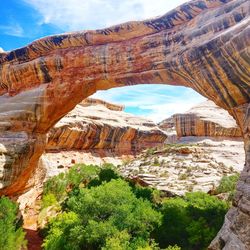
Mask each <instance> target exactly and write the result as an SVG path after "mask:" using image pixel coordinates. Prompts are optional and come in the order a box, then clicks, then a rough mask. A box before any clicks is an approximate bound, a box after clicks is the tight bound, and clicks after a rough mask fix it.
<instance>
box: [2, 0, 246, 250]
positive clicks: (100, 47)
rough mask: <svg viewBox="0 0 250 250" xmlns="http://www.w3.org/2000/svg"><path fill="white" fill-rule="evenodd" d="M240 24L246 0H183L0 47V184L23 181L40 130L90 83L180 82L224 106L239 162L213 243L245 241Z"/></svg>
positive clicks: (10, 188) (10, 186)
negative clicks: (144, 16) (135, 18)
mask: <svg viewBox="0 0 250 250" xmlns="http://www.w3.org/2000/svg"><path fill="white" fill-rule="evenodd" d="M249 24H250V8H249V0H192V1H190V2H187V3H185V4H183V5H181V6H180V7H178V8H176V9H174V10H173V11H171V12H169V13H167V14H165V15H163V16H161V17H157V18H155V19H148V20H145V21H141V22H128V23H125V24H120V25H116V26H113V27H110V28H106V29H103V30H96V31H82V32H73V33H66V34H61V35H56V36H50V37H46V38H42V39H40V40H36V41H34V42H33V43H31V44H29V45H28V46H26V47H23V48H20V49H17V50H14V51H10V52H4V53H0V86H1V88H0V103H1V106H0V131H1V132H0V138H1V149H0V152H1V156H0V162H1V165H0V171H1V177H0V178H1V179H0V181H1V188H2V189H1V191H0V192H1V194H7V195H8V194H17V193H18V192H21V191H22V190H23V189H24V188H25V186H26V185H27V182H28V180H29V178H30V177H31V176H32V174H33V172H34V170H35V169H36V168H37V164H38V161H39V158H40V156H41V155H42V153H43V152H44V149H45V146H46V133H47V132H48V130H49V129H50V128H52V127H53V126H54V125H55V123H56V122H57V121H59V120H60V118H62V117H63V116H64V115H65V114H67V113H68V112H69V111H71V110H72V109H73V108H74V107H75V106H76V104H78V103H80V102H81V101H82V100H83V99H85V98H87V97H88V96H90V95H92V94H93V93H95V92H96V91H97V90H103V89H109V88H114V87H119V86H129V85H132V84H142V83H154V84H157V83H165V84H174V85H182V86H187V87H191V88H193V89H194V90H196V91H197V92H199V93H200V94H202V95H203V96H205V97H207V98H208V99H210V100H212V101H214V102H215V103H216V104H217V105H218V106H220V107H222V108H224V109H226V110H228V111H229V112H230V114H232V115H233V117H234V118H235V119H236V120H237V123H238V124H239V126H240V128H241V130H242V132H243V137H244V143H245V150H246V165H245V168H244V170H243V173H242V175H241V178H240V181H239V184H238V187H237V188H238V190H237V195H236V198H235V201H234V204H233V205H234V207H233V208H232V209H231V210H230V212H229V213H228V215H227V216H226V223H225V226H224V227H223V230H222V231H221V232H222V234H220V236H219V240H218V241H217V243H216V244H217V245H216V244H213V246H214V247H213V248H214V249H216V247H217V249H218V247H219V248H220V247H221V248H222V247H224V249H249V248H250V237H249V232H250V215H249V214H250V198H249V197H250V195H249V193H250V191H249V189H250V188H249V187H250V184H249V173H250V171H249V169H250V132H249V131H250V70H249V68H250V54H249V48H250V25H249ZM10 141H11V143H9V142H10ZM16 149H17V150H16ZM235 246H236V247H235Z"/></svg>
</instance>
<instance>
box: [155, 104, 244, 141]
mask: <svg viewBox="0 0 250 250" xmlns="http://www.w3.org/2000/svg"><path fill="white" fill-rule="evenodd" d="M159 126H160V127H161V128H162V129H163V130H165V131H167V132H171V131H172V130H173V129H174V130H176V134H177V136H178V137H179V138H180V137H183V136H211V137H236V138H237V137H242V133H241V130H240V128H239V126H238V125H237V124H236V122H235V120H234V119H233V117H232V116H231V115H229V114H228V112H227V111H226V110H224V109H222V108H220V107H218V106H216V105H215V104H214V103H213V102H212V101H205V102H203V103H201V104H199V105H197V106H195V107H193V108H191V109H190V110H188V111H187V112H185V113H183V114H175V115H173V116H172V117H170V118H168V119H165V120H163V121H162V122H161V123H160V124H159Z"/></svg>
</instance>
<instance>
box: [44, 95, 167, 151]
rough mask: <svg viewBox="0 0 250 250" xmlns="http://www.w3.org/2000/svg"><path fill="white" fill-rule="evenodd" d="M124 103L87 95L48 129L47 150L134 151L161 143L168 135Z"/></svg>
mask: <svg viewBox="0 0 250 250" xmlns="http://www.w3.org/2000/svg"><path fill="white" fill-rule="evenodd" d="M122 110H123V106H119V105H115V104H111V103H107V102H104V101H101V100H98V99H89V98H88V99H86V100H84V101H83V102H82V103H80V104H79V105H77V106H76V107H75V108H74V109H73V110H72V111H71V112H70V113H68V114H67V115H66V116H65V117H64V118H63V119H61V120H60V121H59V122H58V123H57V124H56V125H55V126H54V127H53V128H52V129H51V130H50V132H49V137H48V144H47V146H46V151H47V152H48V151H60V150H98V149H100V150H109V151H111V152H115V153H116V154H135V153H137V152H138V151H141V150H143V149H146V148H148V147H155V146H160V145H163V143H164V141H165V140H166V138H167V136H166V134H165V133H164V132H162V131H161V130H160V129H159V128H158V127H157V126H156V125H155V124H154V123H153V122H152V121H150V120H147V119H145V118H142V117H138V116H133V115H130V114H128V113H125V112H123V111H122Z"/></svg>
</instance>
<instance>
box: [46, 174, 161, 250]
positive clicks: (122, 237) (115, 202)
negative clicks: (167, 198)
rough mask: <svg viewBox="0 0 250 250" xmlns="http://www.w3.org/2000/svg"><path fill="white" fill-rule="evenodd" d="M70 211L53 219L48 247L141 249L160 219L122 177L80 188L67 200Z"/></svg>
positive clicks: (47, 240) (48, 237) (47, 242)
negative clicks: (95, 185)
mask: <svg viewBox="0 0 250 250" xmlns="http://www.w3.org/2000/svg"><path fill="white" fill-rule="evenodd" d="M67 210H68V211H69V212H67V213H65V212H64V213H63V214H62V215H60V216H57V218H55V219H53V220H52V221H51V223H50V225H49V231H48V235H47V237H46V239H45V243H44V248H45V249H52V250H53V249H101V248H102V247H103V249H108V247H109V246H110V247H111V246H112V247H113V248H114V247H115V246H117V245H119V247H120V249H131V250H132V249H139V247H144V246H149V245H150V244H149V240H150V233H151V232H152V231H153V230H154V228H155V227H156V226H157V225H159V223H160V218H161V215H160V213H158V212H156V211H155V210H154V209H153V208H152V206H151V204H150V202H149V201H145V200H143V199H138V198H136V196H135V195H134V194H133V192H132V190H131V188H130V186H129V185H128V183H127V182H125V181H123V180H121V179H118V180H111V181H110V182H108V183H106V182H104V183H103V184H102V185H100V186H97V187H92V188H90V189H86V188H80V189H79V193H78V194H77V195H75V196H71V197H70V198H69V200H68V201H67ZM65 217H66V218H65ZM68 217H70V219H67V218H68ZM126 247H128V248H126ZM111 249H112V248H111ZM118 249H119V248H118Z"/></svg>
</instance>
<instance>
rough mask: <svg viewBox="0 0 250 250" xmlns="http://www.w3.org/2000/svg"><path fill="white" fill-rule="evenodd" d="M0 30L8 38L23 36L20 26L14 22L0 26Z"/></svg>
mask: <svg viewBox="0 0 250 250" xmlns="http://www.w3.org/2000/svg"><path fill="white" fill-rule="evenodd" d="M0 30H1V32H3V33H4V34H5V35H9V36H16V37H23V36H24V30H23V28H22V26H21V25H20V24H19V23H16V22H11V23H10V24H7V25H0Z"/></svg>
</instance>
